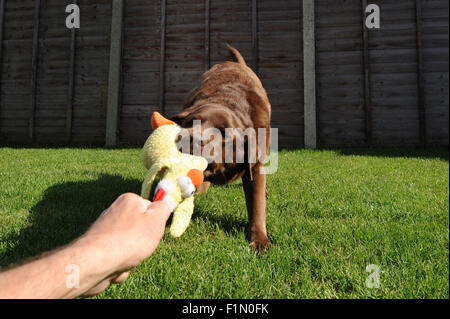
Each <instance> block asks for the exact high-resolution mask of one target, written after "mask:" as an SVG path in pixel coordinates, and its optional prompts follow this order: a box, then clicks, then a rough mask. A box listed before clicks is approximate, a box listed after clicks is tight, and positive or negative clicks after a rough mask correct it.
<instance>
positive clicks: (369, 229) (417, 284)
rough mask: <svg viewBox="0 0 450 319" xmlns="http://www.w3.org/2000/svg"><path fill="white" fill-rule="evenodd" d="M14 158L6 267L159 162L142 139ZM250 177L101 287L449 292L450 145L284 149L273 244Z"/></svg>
mask: <svg viewBox="0 0 450 319" xmlns="http://www.w3.org/2000/svg"><path fill="white" fill-rule="evenodd" d="M0 167H1V169H0V267H5V266H7V265H9V264H11V263H14V262H17V261H19V260H20V259H22V258H24V257H27V256H32V255H35V254H37V253H39V252H42V251H44V250H48V249H52V248H55V247H57V246H59V245H62V244H65V243H68V242H69V241H71V240H72V239H74V238H75V237H76V236H78V235H79V234H81V233H82V232H84V231H85V230H86V228H87V227H89V225H90V224H91V223H92V222H93V221H94V220H95V218H96V217H97V216H98V214H99V213H100V212H101V211H102V210H103V209H104V208H106V207H107V206H108V205H109V204H110V203H111V202H112V201H113V200H114V199H115V198H116V197H117V196H118V195H119V194H121V193H123V192H128V191H131V192H139V189H140V183H141V181H142V179H143V177H144V174H145V170H144V168H143V166H142V164H141V162H140V151H139V150H138V149H117V150H105V149H81V148H80V149H64V148H61V149H58V148H55V149H27V148H24V149H20V148H19V149H14V148H0ZM240 184H241V183H240V182H237V183H234V184H231V185H228V186H225V187H213V188H211V189H210V191H209V192H208V193H207V194H205V195H202V196H197V198H196V207H195V213H194V217H193V221H192V223H191V225H190V226H189V228H188V229H187V231H186V233H185V234H184V235H183V236H182V237H181V238H179V239H175V238H171V237H170V235H169V234H168V232H166V235H165V236H164V238H163V240H162V242H161V244H160V246H159V248H158V250H157V251H156V252H155V253H154V254H153V255H152V256H151V257H150V258H149V259H148V260H147V261H145V262H144V263H143V264H141V265H140V266H139V267H137V268H136V269H135V270H134V271H133V272H132V274H131V276H130V278H129V279H128V280H127V281H126V282H125V283H124V284H122V285H114V286H112V287H110V288H108V289H107V290H106V291H105V292H104V293H102V294H101V295H100V296H99V297H100V298H449V211H448V210H449V163H448V150H447V149H431V150H423V149H422V150H412V149H402V150H393V149H373V150H365V149H359V150H358V149H343V150H321V151H308V150H295V151H290V150H283V151H281V152H280V153H279V170H278V173H277V174H275V175H270V176H268V191H269V199H268V203H267V215H268V217H267V228H268V232H269V237H270V239H271V241H272V243H273V246H272V248H271V249H270V250H269V251H268V253H267V254H266V255H265V256H258V255H256V254H255V253H253V252H252V251H250V250H249V248H248V242H247V241H246V239H245V226H246V222H247V217H246V216H247V213H246V210H245V202H244V196H243V191H242V187H241V185H240ZM369 264H376V265H378V266H379V267H380V269H381V271H382V272H381V274H380V288H379V289H370V288H367V287H366V284H365V282H366V279H367V276H368V275H369V274H368V273H367V272H366V266H367V265H369Z"/></svg>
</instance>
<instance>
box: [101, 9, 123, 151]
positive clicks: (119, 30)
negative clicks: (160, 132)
mask: <svg viewBox="0 0 450 319" xmlns="http://www.w3.org/2000/svg"><path fill="white" fill-rule="evenodd" d="M123 7H124V1H123V0H113V1H112V18H111V48H110V53H109V79H108V105H107V111H106V138H105V141H106V143H105V144H106V146H115V145H117V135H118V134H117V133H118V122H119V104H120V96H121V92H120V77H121V68H122V39H123Z"/></svg>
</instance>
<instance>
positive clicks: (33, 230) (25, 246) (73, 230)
mask: <svg viewBox="0 0 450 319" xmlns="http://www.w3.org/2000/svg"><path fill="white" fill-rule="evenodd" d="M140 185H141V181H139V180H137V179H124V178H123V177H121V176H118V175H107V174H102V175H100V176H99V178H98V179H97V180H93V181H80V182H66V183H60V184H56V185H53V186H51V187H49V188H48V189H47V190H46V191H45V193H44V196H43V199H42V200H41V201H40V202H38V203H37V204H36V205H35V206H34V207H32V209H31V210H30V213H29V223H30V226H29V227H28V228H25V229H23V230H22V231H20V232H19V233H18V234H13V235H11V236H10V237H9V238H8V239H7V242H8V245H9V246H10V247H12V248H10V249H8V250H6V252H5V253H4V254H2V255H1V256H0V269H1V268H3V267H6V266H8V265H11V264H14V263H17V262H19V261H21V260H23V259H26V258H28V257H33V256H36V255H38V254H40V253H42V252H44V251H48V250H51V249H54V248H56V247H59V246H62V245H65V244H67V243H69V242H70V241H72V240H73V239H75V238H77V237H79V236H80V235H81V234H83V233H84V232H85V231H86V230H87V228H88V227H89V226H90V225H91V224H92V223H93V222H94V221H95V220H96V219H97V217H98V216H99V215H100V214H101V213H102V211H103V210H104V209H105V208H107V207H109V205H111V203H112V202H113V201H114V200H115V199H116V198H117V197H118V196H119V195H120V194H122V193H126V192H135V193H139V189H140Z"/></svg>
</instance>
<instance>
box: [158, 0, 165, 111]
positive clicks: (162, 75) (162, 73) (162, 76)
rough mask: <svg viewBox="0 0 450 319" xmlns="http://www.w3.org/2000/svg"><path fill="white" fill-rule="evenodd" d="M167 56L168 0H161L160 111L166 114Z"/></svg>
mask: <svg viewBox="0 0 450 319" xmlns="http://www.w3.org/2000/svg"><path fill="white" fill-rule="evenodd" d="M165 58H166V0H161V44H160V60H159V93H158V95H159V111H160V112H161V113H162V114H164V113H165V112H164V111H165V100H164V96H165V91H164V90H165V87H166V77H165V71H166V70H165V69H166V66H165V62H166V60H165Z"/></svg>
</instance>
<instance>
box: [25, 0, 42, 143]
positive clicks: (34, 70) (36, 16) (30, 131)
mask: <svg viewBox="0 0 450 319" xmlns="http://www.w3.org/2000/svg"><path fill="white" fill-rule="evenodd" d="M40 11H41V1H40V0H36V2H35V9H34V26H33V28H34V31H33V53H32V58H31V68H32V73H31V114H30V118H29V121H28V123H29V124H28V125H29V126H28V139H29V142H30V143H32V142H34V139H35V121H36V91H37V67H38V55H39V25H40Z"/></svg>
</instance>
